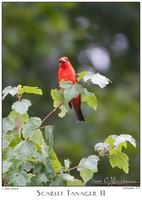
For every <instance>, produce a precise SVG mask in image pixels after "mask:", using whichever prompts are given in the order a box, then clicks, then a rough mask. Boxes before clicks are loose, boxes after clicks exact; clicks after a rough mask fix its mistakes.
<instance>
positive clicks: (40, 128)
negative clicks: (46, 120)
mask: <svg viewBox="0 0 142 200" xmlns="http://www.w3.org/2000/svg"><path fill="white" fill-rule="evenodd" d="M47 126H48V125H46V126H40V127H39V128H38V129H42V128H46V127H47Z"/></svg>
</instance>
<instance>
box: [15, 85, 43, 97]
mask: <svg viewBox="0 0 142 200" xmlns="http://www.w3.org/2000/svg"><path fill="white" fill-rule="evenodd" d="M17 93H18V95H22V94H23V93H32V94H38V95H42V90H41V89H40V88H38V87H31V86H22V85H18V92H17Z"/></svg>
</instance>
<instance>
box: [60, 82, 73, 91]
mask: <svg viewBox="0 0 142 200" xmlns="http://www.w3.org/2000/svg"><path fill="white" fill-rule="evenodd" d="M72 85H73V83H72V82H71V81H64V80H62V81H60V87H61V88H62V89H69V88H71V87H72Z"/></svg>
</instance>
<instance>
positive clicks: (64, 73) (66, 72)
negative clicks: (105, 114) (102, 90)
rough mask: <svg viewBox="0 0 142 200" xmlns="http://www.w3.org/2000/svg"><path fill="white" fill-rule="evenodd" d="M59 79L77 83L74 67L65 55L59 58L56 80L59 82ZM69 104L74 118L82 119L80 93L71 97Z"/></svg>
mask: <svg viewBox="0 0 142 200" xmlns="http://www.w3.org/2000/svg"><path fill="white" fill-rule="evenodd" d="M61 80H64V81H71V82H72V83H73V84H75V83H77V79H76V74H75V71H74V68H73V66H72V65H71V63H70V61H69V60H68V58H67V57H61V58H60V59H59V69H58V82H60V81H61ZM69 105H70V107H71V108H72V107H73V108H74V111H75V115H76V120H77V121H84V117H83V114H82V111H81V99H80V95H78V96H76V97H75V98H74V99H72V100H71V102H69Z"/></svg>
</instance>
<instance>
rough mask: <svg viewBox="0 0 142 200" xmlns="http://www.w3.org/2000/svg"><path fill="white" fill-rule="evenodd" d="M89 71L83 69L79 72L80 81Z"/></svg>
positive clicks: (78, 78)
mask: <svg viewBox="0 0 142 200" xmlns="http://www.w3.org/2000/svg"><path fill="white" fill-rule="evenodd" d="M88 73H89V72H88V71H83V72H80V73H78V74H77V80H78V81H80V80H81V79H83V78H84V76H85V75H87V74H88Z"/></svg>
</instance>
